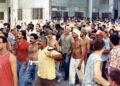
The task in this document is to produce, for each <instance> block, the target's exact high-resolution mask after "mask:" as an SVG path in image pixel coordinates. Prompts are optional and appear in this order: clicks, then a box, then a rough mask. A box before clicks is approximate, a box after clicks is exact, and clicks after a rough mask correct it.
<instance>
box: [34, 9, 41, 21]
mask: <svg viewBox="0 0 120 86" xmlns="http://www.w3.org/2000/svg"><path fill="white" fill-rule="evenodd" d="M32 13H33V15H32V18H33V19H43V8H33V10H32Z"/></svg>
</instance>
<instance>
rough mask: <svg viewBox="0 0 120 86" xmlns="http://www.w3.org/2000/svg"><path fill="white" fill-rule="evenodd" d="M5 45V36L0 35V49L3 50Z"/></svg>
mask: <svg viewBox="0 0 120 86" xmlns="http://www.w3.org/2000/svg"><path fill="white" fill-rule="evenodd" d="M6 46H7V38H6V37H3V36H0V50H3V49H4V48H6Z"/></svg>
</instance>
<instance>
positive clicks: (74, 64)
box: [69, 57, 84, 86]
mask: <svg viewBox="0 0 120 86" xmlns="http://www.w3.org/2000/svg"><path fill="white" fill-rule="evenodd" d="M80 60H81V59H74V58H72V57H71V61H70V75H69V84H70V85H69V86H72V85H73V86H74V85H75V79H76V77H75V75H76V74H77V76H78V78H79V81H80V83H82V81H83V76H84V62H82V66H81V69H80V70H78V65H79V63H80Z"/></svg>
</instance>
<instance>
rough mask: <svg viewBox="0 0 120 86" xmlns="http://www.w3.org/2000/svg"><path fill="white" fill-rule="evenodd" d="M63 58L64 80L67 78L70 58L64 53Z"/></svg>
mask: <svg viewBox="0 0 120 86" xmlns="http://www.w3.org/2000/svg"><path fill="white" fill-rule="evenodd" d="M64 57H65V78H69V65H70V56H68V54H67V53H65V54H64Z"/></svg>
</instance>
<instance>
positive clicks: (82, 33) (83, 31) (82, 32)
mask: <svg viewBox="0 0 120 86" xmlns="http://www.w3.org/2000/svg"><path fill="white" fill-rule="evenodd" d="M80 35H81V37H84V36H86V35H87V32H86V30H85V29H84V28H83V29H81V34H80Z"/></svg>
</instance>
